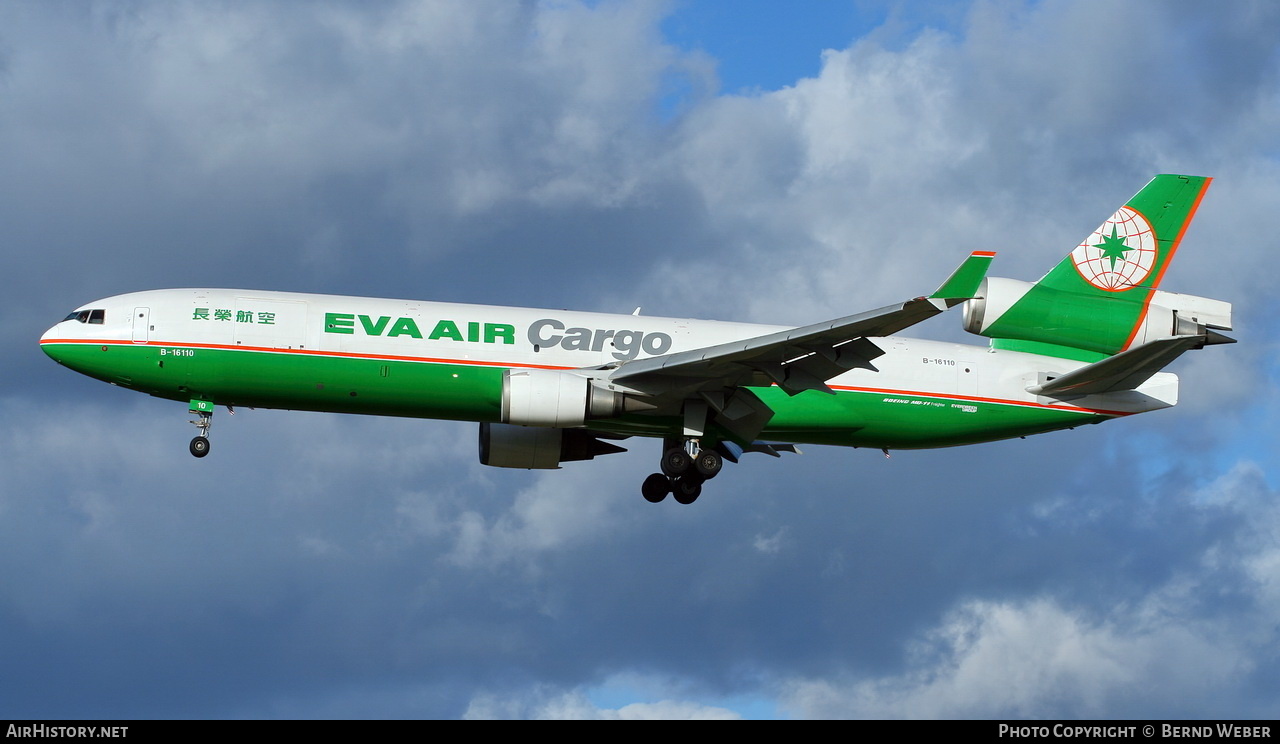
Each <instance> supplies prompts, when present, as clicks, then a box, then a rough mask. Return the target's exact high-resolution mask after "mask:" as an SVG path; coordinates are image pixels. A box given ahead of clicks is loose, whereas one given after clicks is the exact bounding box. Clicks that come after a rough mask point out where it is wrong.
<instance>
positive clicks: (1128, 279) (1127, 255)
mask: <svg viewBox="0 0 1280 744" xmlns="http://www.w3.org/2000/svg"><path fill="white" fill-rule="evenodd" d="M1156 255H1157V253H1156V234H1155V231H1154V230H1152V229H1151V223H1150V222H1147V218H1146V217H1143V216H1142V215H1141V214H1139V213H1138V212H1136V211H1134V210H1132V209H1130V208H1129V207H1120V209H1119V210H1118V211H1117V212H1116V213H1115V214H1113V215H1111V218H1110V219H1108V220H1107V221H1106V222H1104V223H1102V224H1101V225H1099V226H1098V229H1097V230H1094V231H1093V234H1092V235H1090V236H1089V237H1087V238H1085V239H1084V242H1083V243H1081V244H1080V245H1078V246H1076V249H1075V250H1074V251H1072V252H1071V260H1072V261H1073V262H1074V263H1075V265H1076V271H1078V272H1080V276H1081V278H1083V279H1084V280H1085V281H1086V282H1089V283H1090V284H1092V285H1093V286H1095V287H1097V288H1098V289H1104V290H1106V291H1108V292H1123V291H1124V290H1126V289H1129V288H1131V287H1135V286H1137V285H1138V284H1141V283H1142V280H1143V279H1146V278H1147V275H1148V274H1150V273H1151V269H1152V268H1153V267H1154V266H1155V265H1156Z"/></svg>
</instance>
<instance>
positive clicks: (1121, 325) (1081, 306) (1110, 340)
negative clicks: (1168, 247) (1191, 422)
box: [964, 277, 1231, 354]
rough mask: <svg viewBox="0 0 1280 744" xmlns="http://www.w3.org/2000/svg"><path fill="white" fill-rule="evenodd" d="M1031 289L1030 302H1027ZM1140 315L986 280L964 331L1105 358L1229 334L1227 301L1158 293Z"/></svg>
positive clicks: (1132, 305)
mask: <svg viewBox="0 0 1280 744" xmlns="http://www.w3.org/2000/svg"><path fill="white" fill-rule="evenodd" d="M1033 287H1035V290H1036V294H1035V297H1034V300H1033V298H1026V296H1027V293H1028V292H1030V291H1031V289H1032V288H1033ZM1024 298H1026V299H1027V301H1026V302H1023V299H1024ZM1140 311H1141V307H1140V303H1137V302H1135V300H1134V299H1128V298H1124V299H1122V298H1120V297H1099V296H1096V295H1085V294H1080V293H1077V292H1067V291H1063V290H1057V289H1051V288H1049V287H1044V286H1039V287H1037V286H1036V285H1034V284H1032V283H1030V282H1021V281H1018V280H1016V279H1003V278H1000V277H988V278H987V279H984V280H983V282H982V285H981V286H980V287H979V288H978V296H977V297H976V298H975V299H972V300H969V301H968V302H966V303H965V306H964V329H965V330H966V331H968V332H970V333H976V334H978V335H980V336H987V337H988V338H994V339H1017V340H1021V341H1035V342H1039V343H1047V344H1054V345H1057V346H1067V347H1071V348H1075V349H1086V350H1089V351H1095V352H1101V353H1104V354H1114V353H1116V352H1118V351H1121V350H1122V349H1123V348H1126V346H1128V347H1132V346H1136V345H1139V344H1142V343H1146V342H1148V341H1153V340H1155V339H1158V338H1168V337H1169V336H1186V335H1201V336H1205V337H1206V341H1205V342H1206V343H1222V342H1226V341H1229V339H1226V338H1225V337H1223V336H1221V335H1219V334H1215V333H1212V332H1211V331H1209V330H1208V329H1211V328H1212V329H1219V330H1230V329H1231V303H1229V302H1223V301H1221V300H1211V299H1209V298H1207V297H1196V296H1194V295H1183V294H1175V293H1173V292H1161V291H1158V290H1157V291H1156V292H1154V293H1153V294H1152V296H1151V301H1150V302H1149V303H1148V305H1147V307H1146V312H1144V313H1140ZM1135 323H1137V324H1138V327H1137V330H1136V331H1135V330H1134V324H1135Z"/></svg>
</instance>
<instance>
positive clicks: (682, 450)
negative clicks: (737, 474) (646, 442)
mask: <svg viewBox="0 0 1280 744" xmlns="http://www.w3.org/2000/svg"><path fill="white" fill-rule="evenodd" d="M669 443H670V442H669ZM659 467H660V468H661V470H662V472H661V473H653V474H652V475H650V476H649V477H648V478H645V479H644V483H643V484H642V485H641V486H640V493H641V494H643V495H644V498H645V500H646V501H649V502H651V503H654V504H656V503H658V502H659V501H662V500H663V499H665V498H666V497H667V494H668V493H669V494H672V495H673V496H675V499H676V501H677V502H678V503H681V504H692V503H693V502H694V501H697V500H698V497H699V496H701V495H702V484H703V483H704V482H706V481H709V480H711V479H712V478H714V477H716V476H717V475H719V474H720V470H721V468H723V467H724V457H722V456H721V455H720V453H719V452H717V451H715V450H714V449H709V448H708V449H701V445H700V444H699V442H698V440H697V439H686V440H685V441H684V443H683V444H680V445H677V446H674V447H668V448H667V449H666V451H664V452H663V453H662V460H661V461H660V463H659Z"/></svg>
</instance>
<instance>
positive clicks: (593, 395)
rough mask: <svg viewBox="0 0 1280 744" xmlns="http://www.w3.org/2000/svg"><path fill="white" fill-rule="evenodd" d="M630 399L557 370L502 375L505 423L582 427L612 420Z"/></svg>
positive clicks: (519, 371) (570, 373)
mask: <svg viewBox="0 0 1280 744" xmlns="http://www.w3.org/2000/svg"><path fill="white" fill-rule="evenodd" d="M626 400H627V396H625V395H624V394H622V393H619V392H615V391H612V390H608V389H605V388H604V387H601V386H599V385H597V384H595V383H593V382H592V381H591V380H590V379H589V378H586V377H583V376H581V375H576V374H573V373H572V372H567V371H563V370H555V369H509V370H507V371H506V372H505V373H503V375H502V423H504V424H519V425H521V426H554V427H568V426H582V425H583V424H584V423H586V421H587V419H592V418H612V417H614V416H618V415H620V414H621V413H622V412H623V411H624V409H625V407H626Z"/></svg>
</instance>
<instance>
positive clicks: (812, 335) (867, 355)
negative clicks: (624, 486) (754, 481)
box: [608, 251, 995, 440]
mask: <svg viewBox="0 0 1280 744" xmlns="http://www.w3.org/2000/svg"><path fill="white" fill-rule="evenodd" d="M994 256H995V254H994V253H991V252H987V251H975V252H974V253H973V254H972V255H970V256H969V257H968V258H967V259H965V261H964V263H962V264H961V265H960V267H959V268H957V269H956V270H955V271H954V272H953V273H952V274H951V276H950V277H949V278H948V279H947V281H945V282H943V284H942V286H941V287H939V288H938V290H937V291H936V292H934V293H933V294H932V295H930V296H928V297H917V298H915V299H912V300H907V301H906V302H903V303H901V304H897V305H889V306H887V307H883V308H880V309H879V310H872V311H870V312H865V313H859V314H857V315H849V316H846V317H843V318H837V319H835V320H828V321H824V322H822V323H815V324H813V325H807V326H803V327H801V328H793V329H791V330H786V331H778V332H776V333H770V334H766V335H764V336H757V337H755V338H749V339H743V340H741V341H732V342H729V343H725V344H719V345H716V346H708V347H705V348H701V349H693V350H690V351H681V352H677V353H674V354H666V355H663V356H657V357H649V358H646V359H637V360H635V361H632V362H626V363H624V364H622V365H620V366H619V367H618V368H617V369H616V370H614V371H613V372H612V373H611V374H610V375H609V377H608V379H609V382H610V383H612V384H614V385H617V386H621V387H624V388H629V389H631V390H635V391H637V392H640V393H642V394H644V395H646V396H649V397H650V398H652V399H654V403H655V405H656V406H657V407H666V405H665V404H667V403H679V402H682V401H685V400H687V399H690V398H700V399H702V400H704V401H705V402H706V403H707V404H708V405H710V406H711V408H712V409H714V410H715V416H716V418H717V423H720V424H722V425H725V426H726V428H728V429H729V430H730V431H732V432H733V433H734V434H735V435H738V436H740V437H742V438H743V439H744V440H750V439H752V438H754V436H755V434H757V433H759V431H760V430H761V429H763V427H764V424H765V423H767V422H768V420H769V418H770V417H771V416H772V411H770V410H769V409H768V407H767V406H765V405H764V403H762V402H760V400H759V398H756V396H754V395H752V394H750V392H749V391H746V390H741V388H744V387H750V386H767V385H771V384H776V385H778V387H780V388H781V389H782V390H784V391H786V392H787V393H788V394H789V395H796V394H798V393H801V392H804V391H805V390H818V391H822V392H826V393H834V391H832V390H831V388H830V387H829V386H828V385H827V380H830V379H831V378H833V377H835V376H837V375H839V374H842V373H844V372H847V371H849V370H851V369H857V368H862V369H869V370H873V371H874V370H875V369H876V368H875V366H874V365H873V364H872V360H874V359H875V358H876V357H878V356H880V355H882V354H883V353H884V351H883V350H881V349H880V347H878V346H876V345H875V343H873V342H872V341H870V340H869V339H870V338H872V337H876V336H888V335H890V334H893V333H896V332H898V331H900V330H902V329H904V328H907V327H909V326H912V325H915V324H916V323H919V322H921V321H923V320H926V319H928V318H931V317H933V316H934V315H937V314H938V313H941V312H943V311H944V310H946V309H947V308H949V307H953V306H955V305H957V304H959V303H961V302H964V301H965V300H968V299H971V298H972V297H973V295H974V293H976V292H977V289H978V285H979V284H981V282H982V279H983V277H985V276H986V273H987V269H988V267H990V265H991V259H992V258H994ZM735 422H736V425H734V424H735ZM753 430H754V431H753Z"/></svg>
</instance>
